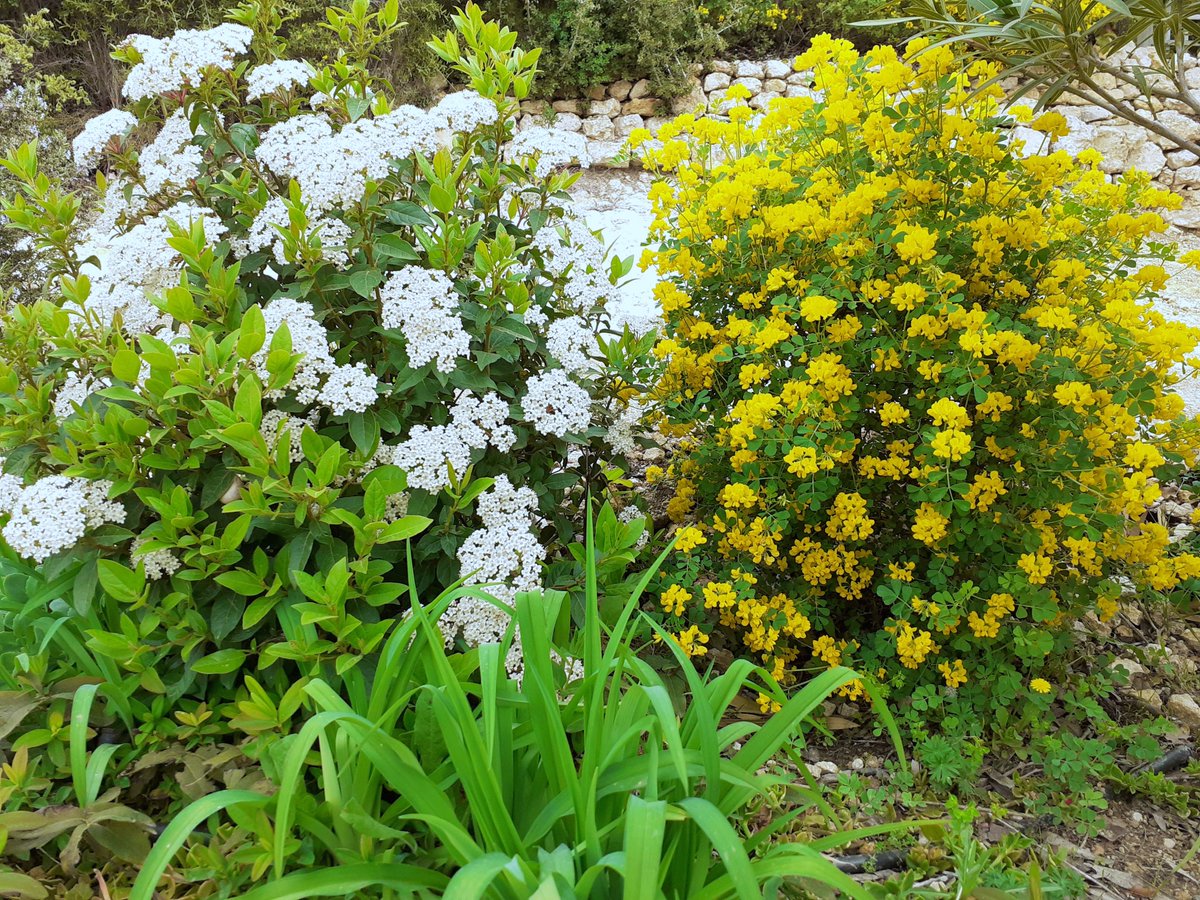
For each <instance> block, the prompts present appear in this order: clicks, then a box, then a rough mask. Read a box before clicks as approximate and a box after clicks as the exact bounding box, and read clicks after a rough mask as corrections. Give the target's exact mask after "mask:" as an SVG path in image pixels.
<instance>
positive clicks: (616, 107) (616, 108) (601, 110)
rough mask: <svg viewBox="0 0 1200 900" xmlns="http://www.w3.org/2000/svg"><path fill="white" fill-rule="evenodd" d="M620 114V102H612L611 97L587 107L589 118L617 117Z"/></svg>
mask: <svg viewBox="0 0 1200 900" xmlns="http://www.w3.org/2000/svg"><path fill="white" fill-rule="evenodd" d="M620 114H621V101H620V100H614V99H613V98H612V97H606V98H605V99H603V100H598V101H595V102H593V103H591V104H590V105H589V106H588V115H589V116H607V117H608V118H610V119H611V118H612V117H613V116H619V115H620Z"/></svg>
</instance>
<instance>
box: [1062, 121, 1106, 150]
mask: <svg viewBox="0 0 1200 900" xmlns="http://www.w3.org/2000/svg"><path fill="white" fill-rule="evenodd" d="M1067 124H1068V125H1069V126H1070V128H1071V130H1070V133H1068V134H1067V135H1066V136H1065V137H1061V138H1059V139H1058V141H1057V142H1056V143H1055V145H1054V146H1055V149H1057V150H1065V151H1067V152H1068V153H1070V154H1071V155H1072V156H1078V155H1079V154H1080V153H1082V152H1083V151H1084V150H1086V149H1088V148H1089V147H1091V146H1093V145H1094V144H1095V141H1096V131H1097V129H1096V126H1095V125H1089V124H1088V123H1086V122H1084V121H1083V120H1081V119H1074V120H1072V119H1068V120H1067Z"/></svg>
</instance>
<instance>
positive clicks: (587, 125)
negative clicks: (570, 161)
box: [582, 116, 614, 141]
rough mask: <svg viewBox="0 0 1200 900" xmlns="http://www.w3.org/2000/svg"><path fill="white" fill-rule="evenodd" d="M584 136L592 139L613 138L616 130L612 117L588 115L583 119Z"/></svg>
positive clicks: (603, 139)
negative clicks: (614, 129)
mask: <svg viewBox="0 0 1200 900" xmlns="http://www.w3.org/2000/svg"><path fill="white" fill-rule="evenodd" d="M582 130H583V136H584V137H586V138H587V139H588V140H592V141H609V140H612V138H613V135H614V131H613V123H612V119H610V118H609V117H608V116H588V117H587V118H586V119H584V120H583V128H582Z"/></svg>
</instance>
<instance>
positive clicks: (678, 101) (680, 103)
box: [671, 78, 708, 116]
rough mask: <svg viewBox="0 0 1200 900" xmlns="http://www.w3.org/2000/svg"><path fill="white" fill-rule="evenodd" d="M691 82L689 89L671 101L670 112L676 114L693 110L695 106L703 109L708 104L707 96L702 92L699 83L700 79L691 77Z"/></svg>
mask: <svg viewBox="0 0 1200 900" xmlns="http://www.w3.org/2000/svg"><path fill="white" fill-rule="evenodd" d="M691 82H692V88H691V90H690V91H688V92H687V93H686V94H684V95H683V96H682V97H676V98H675V99H674V100H672V101H671V112H673V113H674V114H675V115H677V116H681V115H683V114H684V113H690V112H695V111H696V109H697V108H701V109H705V108H707V106H708V96H707V95H706V94H705V93H704V86H703V85H702V84H701V83H700V79H699V78H693V79H691Z"/></svg>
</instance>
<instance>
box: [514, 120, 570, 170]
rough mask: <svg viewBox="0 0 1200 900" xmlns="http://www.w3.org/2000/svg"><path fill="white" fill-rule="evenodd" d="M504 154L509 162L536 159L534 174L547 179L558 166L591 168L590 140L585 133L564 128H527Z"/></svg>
mask: <svg viewBox="0 0 1200 900" xmlns="http://www.w3.org/2000/svg"><path fill="white" fill-rule="evenodd" d="M504 157H505V159H507V160H509V161H510V162H523V161H529V160H536V161H535V162H534V166H533V174H534V175H535V176H536V177H538V178H545V177H546V176H547V175H549V174H550V173H551V172H553V171H554V170H555V169H559V168H563V167H564V166H570V165H579V166H581V167H582V168H585V169H586V168H588V166H590V165H591V157H589V156H588V151H587V141H586V140H585V139H584V137H583V135H582V134H578V133H576V132H571V131H563V130H562V129H561V128H542V127H540V126H539V127H534V128H526V129H525V130H524V131H522V132H520V133H519V134H518V135H517V136H516V137H515V138H513V139H512V140H511V141H509V142H508V143H507V144H506V145H505V146H504Z"/></svg>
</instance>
